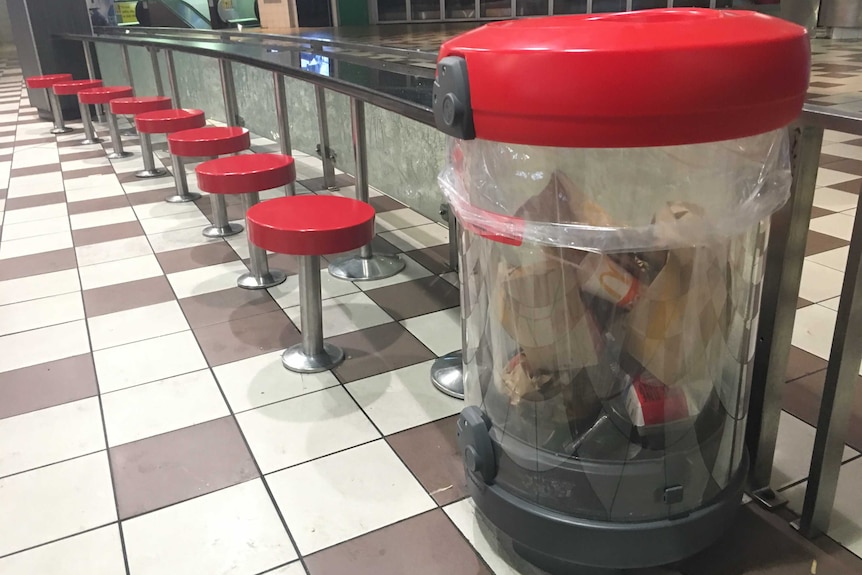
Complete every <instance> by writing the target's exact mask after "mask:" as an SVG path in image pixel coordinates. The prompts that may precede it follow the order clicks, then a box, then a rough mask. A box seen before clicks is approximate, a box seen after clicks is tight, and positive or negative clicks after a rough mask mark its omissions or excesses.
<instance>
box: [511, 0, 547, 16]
mask: <svg viewBox="0 0 862 575" xmlns="http://www.w3.org/2000/svg"><path fill="white" fill-rule="evenodd" d="M515 14H516V15H518V16H537V15H539V14H543V15H546V16H547V14H548V0H518V3H517V4H515Z"/></svg>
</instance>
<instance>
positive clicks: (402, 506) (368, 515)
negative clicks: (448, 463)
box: [267, 392, 434, 554]
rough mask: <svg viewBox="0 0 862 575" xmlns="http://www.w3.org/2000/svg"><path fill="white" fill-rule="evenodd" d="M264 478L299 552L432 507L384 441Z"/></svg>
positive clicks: (339, 541)
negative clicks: (335, 518) (335, 519)
mask: <svg viewBox="0 0 862 575" xmlns="http://www.w3.org/2000/svg"><path fill="white" fill-rule="evenodd" d="M321 393H322V392H321ZM382 478H385V480H381V479H382ZM267 480H268V482H269V485H270V489H272V493H273V495H274V496H275V500H276V502H277V503H278V506H279V508H280V509H281V512H282V514H283V515H284V518H285V521H286V522H287V526H288V528H289V529H290V531H291V533H292V534H293V537H294V539H295V540H296V543H297V546H298V547H299V550H300V552H301V553H303V554H306V553H313V552H315V551H319V550H321V549H324V548H326V547H330V546H332V545H335V544H337V543H341V542H342V541H346V540H347V539H351V538H353V537H357V536H359V535H363V534H365V533H368V532H369V531H373V530H375V529H379V528H381V527H385V526H386V525H391V524H392V523H395V522H397V521H401V520H404V519H407V518H408V517H413V516H414V515H418V514H419V513H422V512H424V511H428V510H429V509H432V508H434V501H433V500H432V499H431V497H430V496H429V495H428V494H427V493H426V492H425V490H424V489H423V488H422V486H421V485H419V483H418V482H417V481H416V479H415V478H414V477H413V475H412V474H411V473H410V471H409V470H408V469H407V468H406V467H405V466H404V464H403V463H401V461H400V460H399V459H398V456H396V455H395V453H394V452H393V451H392V449H390V448H389V446H388V445H387V444H386V442H385V441H375V442H373V443H370V444H368V445H362V446H359V447H355V448H353V449H349V450H347V451H343V452H341V453H336V454H334V455H330V456H328V457H324V458H322V459H318V460H317V461H312V462H309V463H306V464H304V465H299V466H297V467H294V468H291V469H286V470H284V471H281V472H279V473H275V474H273V475H271V476H269V477H268V478H267ZM334 517H337V518H338V520H337V521H334V520H333V518H334Z"/></svg>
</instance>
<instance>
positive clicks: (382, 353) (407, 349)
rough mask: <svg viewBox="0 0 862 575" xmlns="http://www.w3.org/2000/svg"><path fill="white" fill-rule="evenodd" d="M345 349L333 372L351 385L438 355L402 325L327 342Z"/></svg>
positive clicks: (372, 329)
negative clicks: (343, 358)
mask: <svg viewBox="0 0 862 575" xmlns="http://www.w3.org/2000/svg"><path fill="white" fill-rule="evenodd" d="M327 341H328V342H330V343H332V344H333V345H337V346H339V347H340V348H342V349H343V350H344V354H345V356H346V359H345V360H344V363H342V364H341V365H339V366H338V367H336V368H335V370H333V371H334V373H335V375H336V377H338V379H339V380H340V381H341V382H342V383H349V382H351V381H356V380H357V379H362V378H364V377H370V376H372V375H377V374H380V373H383V372H384V371H391V370H393V369H399V368H402V367H407V366H408V365H413V364H416V363H420V362H422V361H427V360H429V359H433V358H435V357H436V356H435V355H434V354H433V353H431V351H430V350H429V349H428V348H427V347H425V346H424V345H422V343H421V342H420V341H419V340H418V339H416V338H415V337H414V336H413V334H411V333H410V332H409V331H407V330H406V329H404V327H403V326H402V325H401V324H399V323H394V322H393V323H387V324H384V325H379V326H376V327H370V328H368V329H362V330H359V331H354V332H351V333H346V334H344V335H338V336H335V337H332V338H328V339H327Z"/></svg>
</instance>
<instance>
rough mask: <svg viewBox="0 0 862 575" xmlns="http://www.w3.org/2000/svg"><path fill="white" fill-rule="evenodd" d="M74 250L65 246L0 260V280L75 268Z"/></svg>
mask: <svg viewBox="0 0 862 575" xmlns="http://www.w3.org/2000/svg"><path fill="white" fill-rule="evenodd" d="M76 266H77V259H76V258H75V250H74V249H72V248H67V249H64V250H55V251H52V252H43V253H41V254H33V255H30V256H21V257H17V258H9V259H7V260H3V261H2V262H0V281H3V280H13V279H17V278H23V277H27V276H35V275H39V274H47V273H50V272H59V271H63V270H71V269H75V267H76Z"/></svg>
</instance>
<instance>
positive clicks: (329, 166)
mask: <svg viewBox="0 0 862 575" xmlns="http://www.w3.org/2000/svg"><path fill="white" fill-rule="evenodd" d="M314 98H315V101H316V103H317V126H318V128H319V131H320V150H319V153H320V158H321V160H322V161H323V183H324V185H325V186H326V187H327V188H328V189H330V190H337V189H338V186H336V184H335V164H333V163H332V156H331V150H330V149H329V120H328V119H327V117H326V92H325V91H324V90H323V86H315V87H314Z"/></svg>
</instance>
